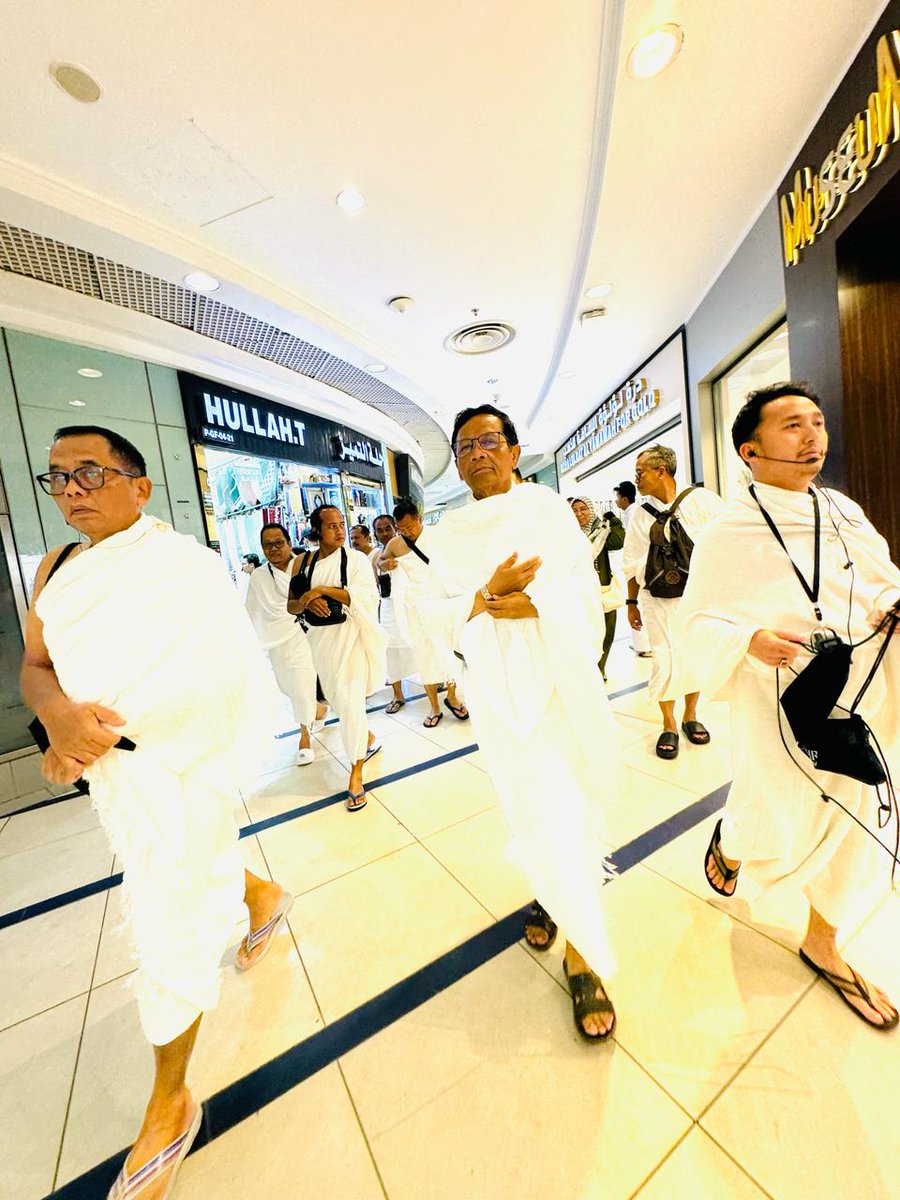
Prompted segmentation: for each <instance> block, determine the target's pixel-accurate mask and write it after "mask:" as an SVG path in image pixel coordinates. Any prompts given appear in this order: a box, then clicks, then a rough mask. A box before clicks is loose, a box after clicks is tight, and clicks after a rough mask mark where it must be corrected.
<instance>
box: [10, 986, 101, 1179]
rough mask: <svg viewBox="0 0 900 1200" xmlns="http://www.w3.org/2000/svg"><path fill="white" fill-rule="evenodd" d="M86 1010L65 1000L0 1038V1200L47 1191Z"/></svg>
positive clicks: (81, 1004) (84, 1000)
mask: <svg viewBox="0 0 900 1200" xmlns="http://www.w3.org/2000/svg"><path fill="white" fill-rule="evenodd" d="M5 983H6V981H5V978H4V986H5ZM86 1004H87V996H82V997H79V998H78V999H77V1000H69V1001H68V1002H67V1003H65V1004H61V1005H59V1006H58V1007H57V1008H52V1009H50V1011H49V1012H45V1013H41V1015H40V1016H37V1017H32V1018H31V1020H29V1021H24V1022H22V1024H21V1025H16V1026H14V1027H13V1028H12V1029H7V1030H5V1031H4V1032H3V1033H0V1112H2V1114H3V1119H2V1120H0V1161H2V1163H3V1168H2V1170H0V1200H39V1198H40V1197H42V1196H45V1195H47V1193H48V1192H50V1190H51V1189H52V1187H53V1174H54V1171H55V1169H56V1156H57V1154H58V1153H59V1143H60V1138H61V1137H62V1132H63V1122H64V1121H65V1115H66V1105H67V1103H68V1099H69V1087H70V1086H71V1082H72V1072H73V1070H74V1069H75V1057H76V1055H77V1053H78V1041H79V1038H80V1036H81V1026H82V1022H83V1019H84V1009H85V1005H86Z"/></svg>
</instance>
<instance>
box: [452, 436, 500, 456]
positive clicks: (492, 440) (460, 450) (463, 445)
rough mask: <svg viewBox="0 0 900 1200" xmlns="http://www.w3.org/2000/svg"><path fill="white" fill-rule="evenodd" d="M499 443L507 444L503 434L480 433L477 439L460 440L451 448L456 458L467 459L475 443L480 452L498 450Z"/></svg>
mask: <svg viewBox="0 0 900 1200" xmlns="http://www.w3.org/2000/svg"><path fill="white" fill-rule="evenodd" d="M501 442H507V439H506V438H505V437H504V436H503V434H502V433H494V432H493V431H491V432H489V433H481V434H479V435H478V437H473V438H460V440H459V441H458V442H457V443H456V445H455V446H454V447H453V451H454V453H455V454H456V457H457V458H467V457H468V455H470V454H471V453H472V451H473V450H474V449H475V445H476V443H477V444H478V445H479V446H480V447H481V449H482V450H499V449H500V443H501ZM507 444H508V442H507Z"/></svg>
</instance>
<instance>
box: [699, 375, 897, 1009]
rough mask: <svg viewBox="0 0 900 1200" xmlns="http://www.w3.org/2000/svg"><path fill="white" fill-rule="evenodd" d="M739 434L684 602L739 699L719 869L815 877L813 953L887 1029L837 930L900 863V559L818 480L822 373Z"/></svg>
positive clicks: (789, 879) (796, 884) (801, 884)
mask: <svg viewBox="0 0 900 1200" xmlns="http://www.w3.org/2000/svg"><path fill="white" fill-rule="evenodd" d="M732 440H733V443H734V448H735V450H736V452H737V453H738V455H739V456H740V457H741V459H742V460H743V461H744V463H745V464H746V466H747V467H748V468H749V472H750V475H751V476H752V479H750V478H748V479H747V480H746V483H745V487H744V488H743V489H742V491H741V493H740V495H739V496H738V497H737V498H736V499H735V500H733V501H731V503H730V504H728V505H727V506H726V508H725V510H724V511H723V512H722V513H721V514H720V515H718V516H717V517H715V518H713V519H712V520H711V521H710V522H709V523H708V524H707V526H706V527H705V528H704V530H703V532H702V534H701V535H700V537H699V540H698V541H697V544H696V546H695V547H694V553H693V556H692V559H691V571H690V575H689V578H688V583H687V587H686V589H685V593H684V596H683V598H682V602H681V606H680V609H679V612H678V623H679V627H680V631H681V637H682V638H683V640H684V643H685V646H684V648H685V649H686V651H687V652H688V653H689V654H690V655H691V657H692V660H693V662H694V665H695V667H696V670H697V674H698V676H699V678H700V682H701V686H702V689H703V691H704V693H706V694H708V695H709V696H710V697H711V698H718V699H725V700H729V701H730V703H731V709H732V724H733V734H734V780H733V783H732V785H731V789H730V791H729V795H728V800H727V803H726V805H725V811H724V815H723V817H722V819H721V820H720V821H719V822H718V823H717V825H716V827H715V830H714V832H713V836H712V840H711V841H710V844H709V848H708V851H707V856H706V862H705V868H704V869H705V872H706V878H707V881H708V882H709V885H710V887H711V888H713V890H714V891H716V892H718V893H719V894H720V895H722V896H732V895H734V892H735V890H736V888H737V887H738V885H739V883H744V882H747V883H750V884H751V885H756V887H757V888H764V889H775V888H788V889H794V890H797V889H799V890H800V891H802V893H803V895H804V896H805V898H806V900H807V901H808V903H809V919H808V925H807V929H806V932H805V935H804V936H803V940H802V943H801V945H800V957H801V959H802V960H803V962H804V963H805V964H806V965H807V966H808V967H809V968H810V970H812V971H813V972H815V973H816V974H817V975H818V976H820V977H821V978H822V979H823V980H824V981H825V982H826V983H827V984H828V985H829V986H830V987H832V988H833V989H834V991H835V992H836V993H837V994H838V996H840V998H841V999H842V1000H843V1001H844V1003H845V1004H846V1005H848V1007H850V1008H851V1009H853V1011H854V1013H855V1014H856V1015H857V1016H858V1017H860V1018H861V1019H862V1020H864V1021H866V1022H867V1023H868V1024H869V1025H871V1026H873V1027H874V1028H876V1029H879V1030H881V1031H887V1030H890V1029H893V1028H895V1027H896V1025H897V1022H898V1015H897V1009H896V1007H895V1006H894V1004H893V1003H892V1002H891V1001H890V1000H889V999H888V997H887V996H886V995H885V994H884V992H882V991H881V990H879V988H877V987H876V986H875V985H874V984H873V983H872V982H871V981H869V980H867V979H864V978H863V977H862V976H861V975H860V974H859V973H858V972H857V971H855V970H854V969H853V967H852V966H850V965H849V964H848V963H847V962H845V961H844V959H843V958H842V956H841V953H840V951H839V950H838V943H839V940H840V937H839V930H841V929H842V930H843V932H844V935H845V936H846V934H847V933H848V932H849V931H850V930H851V929H852V928H853V924H852V922H853V919H854V917H856V918H859V917H861V916H863V915H865V914H866V913H867V912H868V911H869V910H870V909H871V908H872V907H873V905H874V904H875V902H876V901H877V900H878V899H879V898H880V896H881V895H883V894H884V892H885V891H886V890H887V888H888V887H889V879H890V876H891V872H890V871H889V870H888V869H887V866H888V864H889V863H890V862H891V859H892V858H893V859H894V860H895V861H896V849H897V846H896V840H895V839H896V836H897V832H896V804H895V801H894V798H893V789H892V787H891V782H890V767H889V764H890V762H891V760H892V759H893V760H896V757H897V750H898V748H900V747H898V741H900V636H898V637H895V638H892V636H891V635H892V634H893V632H894V628H895V626H896V624H897V620H898V617H897V612H898V603H900V570H898V568H897V567H896V566H895V565H894V563H893V562H892V561H891V558H890V552H889V550H888V546H887V543H886V542H885V540H884V538H882V537H881V535H880V534H879V533H878V532H877V531H876V530H875V529H874V528H873V526H872V525H871V524H870V522H869V521H868V520H867V518H866V516H865V514H864V512H863V511H862V509H861V508H860V507H859V505H858V504H856V503H855V502H854V501H853V500H851V499H849V497H847V496H845V495H842V494H841V493H839V492H836V491H834V490H833V489H830V488H829V489H826V488H823V487H821V486H819V485H816V483H815V480H816V478H817V476H818V474H819V472H820V471H821V469H822V465H823V463H824V460H825V456H826V454H827V451H828V433H827V431H826V428H825V418H824V415H823V413H822V409H821V404H820V401H819V399H818V397H817V396H816V394H815V393H814V392H813V391H812V390H811V389H810V388H809V387H808V386H806V385H805V384H799V383H793V382H789V383H783V384H774V385H772V386H769V387H764V388H761V389H759V390H758V391H756V392H752V393H751V394H750V395H749V396H748V397H747V400H746V403H745V404H744V406H743V407H742V409H741V410H740V412H739V413H738V415H737V417H736V419H735V422H734V425H733V427H732ZM879 843H880V845H879Z"/></svg>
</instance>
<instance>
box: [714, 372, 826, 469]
mask: <svg viewBox="0 0 900 1200" xmlns="http://www.w3.org/2000/svg"><path fill="white" fill-rule="evenodd" d="M785 396H803V397H804V398H805V399H807V400H812V402H813V404H815V405H816V406H817V407H818V408H821V407H822V401H821V400H820V399H819V397H818V396H817V395H816V393H815V392H814V391H813V390H812V388H811V387H810V386H809V384H808V383H798V382H796V381H792V380H790V379H788V380H785V382H784V383H770V384H767V385H766V387H761V388H757V389H756V391H755V392H748V394H747V398H746V399H745V401H744V403H743V405H742V406H741V409H740V411H739V412H738V415H737V416H736V417H735V418H734V424H733V425H732V426H731V440H732V443H733V444H734V448H735V450H736V451H737V452H738V454H740V452H741V446H743V444H744V443H745V442H751V441H753V439H754V437H755V436H756V431H757V429H759V423H760V421H761V420H762V410H763V409H764V408H765V406H766V405H767V404H771V403H772V401H773V400H782V399H783V398H784V397H785Z"/></svg>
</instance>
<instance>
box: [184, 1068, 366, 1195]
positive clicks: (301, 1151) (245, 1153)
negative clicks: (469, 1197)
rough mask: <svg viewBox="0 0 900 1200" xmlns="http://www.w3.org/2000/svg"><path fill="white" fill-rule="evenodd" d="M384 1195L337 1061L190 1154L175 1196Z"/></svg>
mask: <svg viewBox="0 0 900 1200" xmlns="http://www.w3.org/2000/svg"><path fill="white" fill-rule="evenodd" d="M237 1196H240V1197H241V1198H242V1200H299V1198H301V1197H304V1198H308V1200H320V1198H321V1200H325V1198H326V1197H327V1200H383V1197H384V1193H383V1191H382V1189H381V1186H380V1184H379V1182H378V1176H377V1174H376V1172H375V1168H374V1166H373V1165H372V1159H371V1156H370V1154H369V1151H368V1149H367V1147H366V1143H365V1138H364V1137H363V1135H362V1132H361V1131H360V1128H359V1122H358V1121H357V1119H356V1115H355V1113H354V1111H353V1106H352V1104H351V1102H350V1099H349V1097H348V1095H347V1089H346V1088H345V1086H344V1083H343V1080H342V1079H341V1075H340V1071H339V1070H338V1068H337V1067H336V1066H330V1067H326V1068H325V1069H324V1070H322V1071H319V1072H318V1073H317V1074H316V1075H313V1076H312V1077H311V1078H310V1079H307V1080H305V1081H304V1082H303V1083H302V1084H300V1085H299V1086H298V1087H296V1088H294V1089H293V1090H292V1091H290V1092H288V1093H287V1095H285V1096H282V1097H281V1098H280V1099H278V1100H275V1101H274V1102H273V1103H272V1104H270V1105H268V1107H266V1108H264V1109H263V1110H262V1111H261V1112H259V1113H257V1114H256V1115H255V1116H253V1117H250V1118H249V1119H248V1120H246V1121H243V1122H242V1123H241V1124H240V1125H238V1126H236V1128H234V1129H232V1130H230V1131H229V1132H228V1133H227V1134H224V1135H223V1136H222V1137H220V1138H217V1139H216V1140H215V1141H214V1142H211V1143H210V1145H208V1146H205V1147H204V1148H203V1149H202V1150H198V1151H197V1153H196V1154H193V1155H191V1157H190V1158H189V1159H188V1160H187V1162H186V1163H185V1165H184V1167H183V1168H182V1172H181V1175H180V1176H179V1180H178V1200H220V1198H221V1200H225V1197H237Z"/></svg>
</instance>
